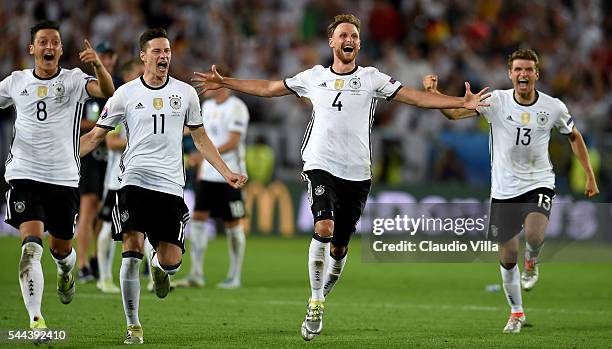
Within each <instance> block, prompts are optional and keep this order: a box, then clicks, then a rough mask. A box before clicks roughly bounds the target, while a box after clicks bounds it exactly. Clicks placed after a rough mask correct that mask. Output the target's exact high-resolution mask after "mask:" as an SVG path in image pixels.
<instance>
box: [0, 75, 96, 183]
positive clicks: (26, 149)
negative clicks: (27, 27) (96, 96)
mask: <svg viewBox="0 0 612 349" xmlns="http://www.w3.org/2000/svg"><path fill="white" fill-rule="evenodd" d="M90 80H95V78H93V77H92V76H89V75H87V74H85V73H83V71H81V69H79V68H75V69H62V68H60V69H59V70H58V72H57V74H55V75H54V76H52V77H49V78H40V77H37V76H36V75H35V73H34V69H24V70H20V71H15V72H13V73H12V74H11V75H10V76H8V77H6V78H5V79H4V80H2V82H0V108H7V107H9V106H11V105H14V106H15V109H16V112H17V119H16V120H15V127H14V129H13V139H12V141H11V148H10V151H9V155H8V159H7V160H6V173H5V175H4V178H5V179H6V180H7V181H9V180H12V179H30V180H34V181H38V182H43V183H49V184H56V185H63V186H68V187H78V186H79V177H80V175H79V170H80V165H81V162H80V158H79V127H80V122H81V115H82V112H83V104H84V103H85V101H86V100H87V99H88V98H89V95H88V94H87V90H86V88H85V86H86V85H87V83H88V82H89V81H90Z"/></svg>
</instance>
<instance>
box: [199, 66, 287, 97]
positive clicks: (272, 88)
mask: <svg viewBox="0 0 612 349" xmlns="http://www.w3.org/2000/svg"><path fill="white" fill-rule="evenodd" d="M191 81H192V82H193V83H194V87H195V88H196V89H197V90H198V94H202V93H204V92H205V91H206V90H216V89H219V88H223V87H225V88H229V89H231V90H234V91H240V92H244V93H248V94H250V95H254V96H260V97H278V96H285V95H288V94H290V93H291V91H289V90H288V89H287V87H286V86H285V83H284V82H283V81H282V80H243V79H234V78H228V77H224V76H221V74H219V73H218V72H217V67H216V66H215V65H214V64H213V66H212V68H211V70H210V72H206V73H199V72H194V73H193V77H192V79H191Z"/></svg>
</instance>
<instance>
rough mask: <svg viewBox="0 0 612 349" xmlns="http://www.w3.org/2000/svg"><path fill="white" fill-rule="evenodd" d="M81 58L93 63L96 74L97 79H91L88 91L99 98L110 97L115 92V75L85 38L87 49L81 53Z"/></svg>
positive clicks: (82, 60) (83, 60)
mask: <svg viewBox="0 0 612 349" xmlns="http://www.w3.org/2000/svg"><path fill="white" fill-rule="evenodd" d="M79 58H80V59H81V62H83V63H91V65H92V66H93V69H94V73H95V74H96V78H97V79H98V80H97V81H96V80H92V81H89V82H88V83H87V86H86V87H85V88H86V89H87V93H89V95H90V96H93V97H99V98H110V97H111V96H112V95H113V93H115V86H114V85H113V77H112V76H111V75H110V73H109V72H108V71H107V70H106V68H105V67H104V64H102V61H100V57H98V54H97V53H96V51H95V50H94V49H93V47H91V44H90V43H89V41H87V40H85V50H83V51H81V52H80V53H79Z"/></svg>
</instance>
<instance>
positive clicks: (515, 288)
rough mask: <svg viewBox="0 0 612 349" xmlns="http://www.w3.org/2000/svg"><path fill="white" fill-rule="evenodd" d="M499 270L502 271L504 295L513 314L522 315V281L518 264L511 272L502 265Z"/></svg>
mask: <svg viewBox="0 0 612 349" xmlns="http://www.w3.org/2000/svg"><path fill="white" fill-rule="evenodd" d="M499 270H500V271H501V276H502V281H503V285H504V293H505V294H506V299H507V300H508V304H509V305H510V307H511V312H512V313H522V312H523V298H522V296H521V279H520V271H519V267H518V264H516V265H514V268H512V269H510V270H508V269H506V268H504V266H503V265H500V266H499Z"/></svg>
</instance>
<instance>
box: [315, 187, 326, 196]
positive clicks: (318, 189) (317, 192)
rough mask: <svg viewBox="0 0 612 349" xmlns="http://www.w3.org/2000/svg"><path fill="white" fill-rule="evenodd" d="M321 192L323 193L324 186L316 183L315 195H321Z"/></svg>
mask: <svg viewBox="0 0 612 349" xmlns="http://www.w3.org/2000/svg"><path fill="white" fill-rule="evenodd" d="M323 193H325V187H324V186H322V185H317V187H316V188H315V195H316V196H320V195H323Z"/></svg>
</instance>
